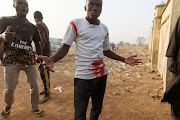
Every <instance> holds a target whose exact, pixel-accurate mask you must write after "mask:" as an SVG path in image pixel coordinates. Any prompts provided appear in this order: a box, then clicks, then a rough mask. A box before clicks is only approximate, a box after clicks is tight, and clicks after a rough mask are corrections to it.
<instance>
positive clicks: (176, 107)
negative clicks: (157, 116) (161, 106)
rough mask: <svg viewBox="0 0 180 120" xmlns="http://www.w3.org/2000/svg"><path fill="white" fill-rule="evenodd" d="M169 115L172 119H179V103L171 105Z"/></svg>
mask: <svg viewBox="0 0 180 120" xmlns="http://www.w3.org/2000/svg"><path fill="white" fill-rule="evenodd" d="M171 115H172V119H173V120H180V104H178V105H173V106H172V105H171Z"/></svg>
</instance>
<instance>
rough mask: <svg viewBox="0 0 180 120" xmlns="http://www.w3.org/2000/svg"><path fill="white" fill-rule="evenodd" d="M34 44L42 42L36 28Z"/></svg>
mask: <svg viewBox="0 0 180 120" xmlns="http://www.w3.org/2000/svg"><path fill="white" fill-rule="evenodd" d="M33 41H34V43H39V41H41V38H40V36H39V31H38V29H37V27H36V26H34V36H33Z"/></svg>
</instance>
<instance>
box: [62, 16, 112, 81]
mask: <svg viewBox="0 0 180 120" xmlns="http://www.w3.org/2000/svg"><path fill="white" fill-rule="evenodd" d="M73 42H75V55H76V56H75V58H76V73H75V78H79V79H94V78H100V77H102V76H104V75H106V74H107V73H108V70H107V68H106V66H105V61H104V55H103V51H106V50H110V44H109V32H108V29H107V27H106V26H105V25H104V24H102V23H100V24H99V25H92V24H90V23H89V22H88V21H87V20H86V19H85V18H81V19H74V20H72V21H71V22H70V23H69V26H68V29H67V31H66V33H65V35H64V38H63V41H62V43H63V44H66V45H72V43H73Z"/></svg>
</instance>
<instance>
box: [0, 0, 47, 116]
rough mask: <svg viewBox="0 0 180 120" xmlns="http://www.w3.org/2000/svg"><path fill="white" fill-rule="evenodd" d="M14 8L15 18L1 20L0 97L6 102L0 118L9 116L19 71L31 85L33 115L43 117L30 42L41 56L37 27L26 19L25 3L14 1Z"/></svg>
mask: <svg viewBox="0 0 180 120" xmlns="http://www.w3.org/2000/svg"><path fill="white" fill-rule="evenodd" d="M13 7H14V8H15V10H16V15H15V16H9V17H1V18H0V41H4V55H3V65H4V90H3V94H4V102H5V107H4V108H3V111H2V113H1V115H0V116H1V117H2V118H7V117H8V116H9V115H10V111H11V106H12V104H13V102H14V90H15V89H16V86H17V84H18V77H19V73H20V71H21V70H22V71H24V72H25V73H26V75H27V82H28V83H29V85H30V96H31V106H32V112H33V113H34V114H35V115H36V116H38V117H42V116H43V115H44V113H45V112H44V111H43V110H41V109H39V107H38V105H39V88H38V83H37V70H36V66H35V65H36V59H35V54H34V53H33V51H32V46H31V43H32V41H34V43H35V46H36V51H37V54H38V55H41V48H40V44H39V41H40V36H39V32H38V29H37V27H36V26H35V25H33V24H32V23H30V22H29V21H28V20H27V18H26V15H27V13H28V11H29V9H28V2H27V1H26V0H13ZM37 61H39V60H37ZM19 94H21V93H19ZM20 107H21V106H20Z"/></svg>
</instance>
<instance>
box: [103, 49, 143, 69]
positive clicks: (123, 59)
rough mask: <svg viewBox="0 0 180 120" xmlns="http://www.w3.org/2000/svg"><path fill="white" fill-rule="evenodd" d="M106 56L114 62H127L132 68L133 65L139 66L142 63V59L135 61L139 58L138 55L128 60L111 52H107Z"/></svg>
mask: <svg viewBox="0 0 180 120" xmlns="http://www.w3.org/2000/svg"><path fill="white" fill-rule="evenodd" d="M103 53H104V55H105V56H106V57H108V58H111V59H114V60H118V61H122V62H125V63H126V64H129V65H131V66H133V65H138V64H139V63H142V62H141V61H140V60H141V59H135V57H137V55H134V56H129V57H127V58H124V57H121V56H119V55H117V54H115V53H114V52H112V51H111V50H107V51H104V52H103Z"/></svg>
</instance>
